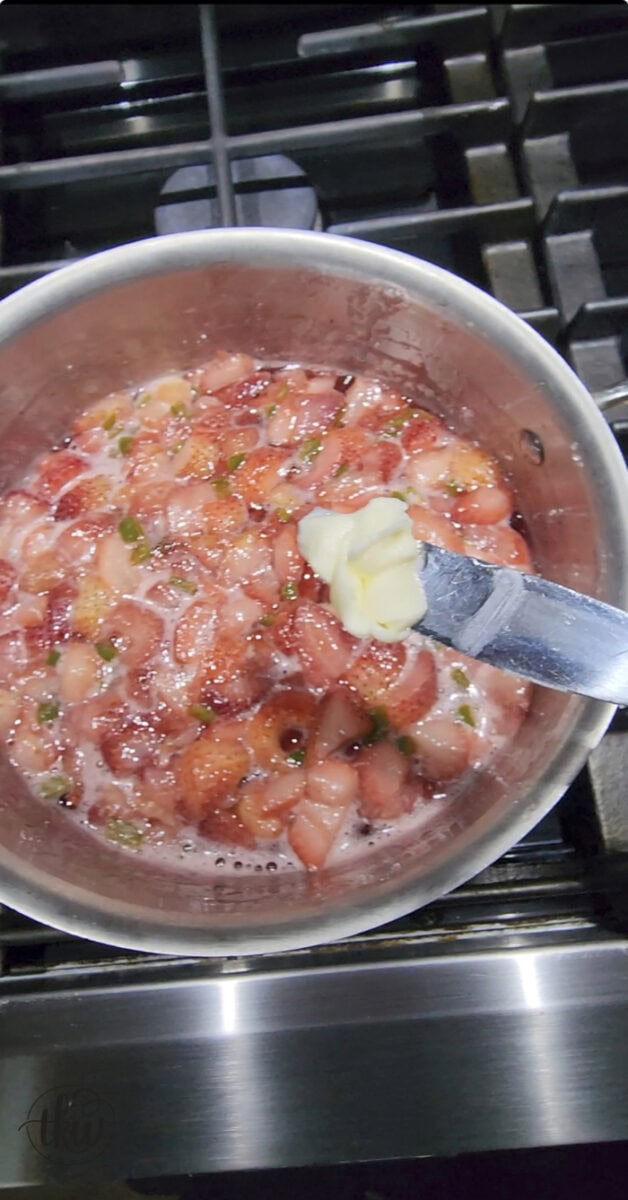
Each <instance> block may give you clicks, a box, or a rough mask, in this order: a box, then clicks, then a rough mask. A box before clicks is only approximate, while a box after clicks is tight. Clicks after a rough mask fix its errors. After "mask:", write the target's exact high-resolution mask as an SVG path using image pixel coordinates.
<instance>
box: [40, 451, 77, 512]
mask: <svg viewBox="0 0 628 1200" xmlns="http://www.w3.org/2000/svg"><path fill="white" fill-rule="evenodd" d="M88 469H89V463H87V462H86V461H85V459H84V458H80V457H79V455H78V454H73V453H72V451H71V450H53V451H52V453H51V454H47V455H46V457H45V458H44V459H43V461H42V462H41V464H40V467H39V475H38V478H37V481H36V484H35V488H36V491H37V495H38V496H39V497H43V499H44V500H51V499H52V497H53V496H56V495H57V494H58V493H59V492H60V491H61V488H63V487H65V486H66V484H68V483H70V481H71V480H72V479H74V478H75V477H76V476H77V475H80V474H81V473H82V472H84V471H87V470H88Z"/></svg>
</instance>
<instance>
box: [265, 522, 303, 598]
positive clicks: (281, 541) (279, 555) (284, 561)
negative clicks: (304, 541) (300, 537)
mask: <svg viewBox="0 0 628 1200" xmlns="http://www.w3.org/2000/svg"><path fill="white" fill-rule="evenodd" d="M273 564H274V568H275V573H276V575H277V576H278V578H279V582H280V583H281V584H282V585H283V586H285V585H286V584H291V583H293V584H296V585H298V583H299V581H300V579H301V576H302V574H303V568H304V566H305V559H304V558H303V555H302V554H301V551H300V550H299V546H298V542H297V527H296V525H295V524H292V523H290V524H289V525H284V526H283V528H282V530H281V532H280V533H279V534H278V535H277V537H276V539H275V542H274V546H273Z"/></svg>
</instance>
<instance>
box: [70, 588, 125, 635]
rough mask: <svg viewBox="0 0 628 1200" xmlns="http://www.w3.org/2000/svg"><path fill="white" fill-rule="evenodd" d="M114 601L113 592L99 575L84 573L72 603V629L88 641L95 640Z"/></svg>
mask: <svg viewBox="0 0 628 1200" xmlns="http://www.w3.org/2000/svg"><path fill="white" fill-rule="evenodd" d="M115 602H116V597H115V593H114V592H113V590H112V589H111V588H110V587H108V586H107V584H106V583H105V581H104V580H103V579H101V578H100V576H98V575H85V576H84V578H83V579H81V580H80V581H79V584H78V592H77V595H76V598H75V600H74V603H73V605H72V611H71V615H70V624H71V627H72V630H73V631H74V632H75V633H78V634H81V635H82V636H83V637H86V638H89V640H90V641H95V640H96V639H97V637H98V635H99V633H100V631H101V629H102V625H103V622H104V620H105V618H106V616H107V614H108V613H109V612H110V611H111V609H112V608H113V607H114V605H115Z"/></svg>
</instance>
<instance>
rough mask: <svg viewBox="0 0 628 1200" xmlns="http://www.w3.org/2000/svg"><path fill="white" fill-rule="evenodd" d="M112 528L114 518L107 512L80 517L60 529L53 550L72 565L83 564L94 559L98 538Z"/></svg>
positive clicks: (109, 531)
mask: <svg viewBox="0 0 628 1200" xmlns="http://www.w3.org/2000/svg"><path fill="white" fill-rule="evenodd" d="M113 528H114V518H113V516H111V515H109V514H103V515H102V516H96V515H91V516H88V517H80V518H79V520H78V521H73V522H72V524H71V525H68V526H67V527H66V528H65V529H62V530H61V532H60V533H59V535H58V537H57V540H56V542H55V550H56V551H57V553H58V554H60V555H61V557H62V558H64V559H65V560H66V562H69V563H72V564H73V566H75V567H76V566H85V565H86V564H87V563H90V562H91V561H92V560H93V559H94V557H95V554H96V549H97V546H98V542H99V540H100V538H101V537H104V535H105V534H106V533H111V532H112V530H113Z"/></svg>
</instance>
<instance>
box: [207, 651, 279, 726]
mask: <svg viewBox="0 0 628 1200" xmlns="http://www.w3.org/2000/svg"><path fill="white" fill-rule="evenodd" d="M268 688H269V681H268V679H267V677H266V675H265V673H264V670H263V665H262V663H261V662H259V661H258V660H257V656H256V654H255V653H254V652H253V647H252V646H250V645H249V644H248V643H247V642H246V641H245V640H244V639H243V638H241V637H240V638H232V639H231V640H229V639H228V638H227V637H226V636H223V637H221V638H220V639H217V640H216V642H215V643H214V644H213V645H212V646H211V648H210V649H209V650H208V651H207V652H206V653H205V655H204V656H203V657H202V660H201V665H200V667H199V670H198V672H197V675H196V678H195V681H194V692H195V700H196V699H198V700H199V701H200V702H201V703H202V704H206V705H208V706H209V707H210V708H212V709H214V710H215V711H216V712H218V713H220V714H221V715H222V714H224V715H227V714H228V715H234V714H235V713H241V712H245V711H246V710H247V709H249V708H251V707H252V706H253V705H254V704H256V703H257V702H258V700H261V698H262V696H263V695H265V693H266V692H267V691H268Z"/></svg>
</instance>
